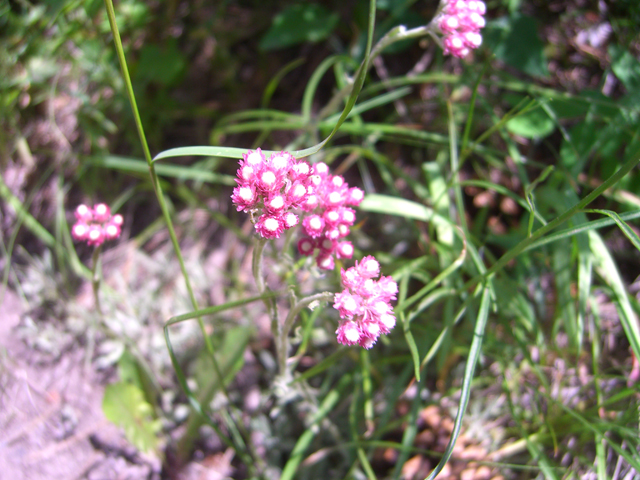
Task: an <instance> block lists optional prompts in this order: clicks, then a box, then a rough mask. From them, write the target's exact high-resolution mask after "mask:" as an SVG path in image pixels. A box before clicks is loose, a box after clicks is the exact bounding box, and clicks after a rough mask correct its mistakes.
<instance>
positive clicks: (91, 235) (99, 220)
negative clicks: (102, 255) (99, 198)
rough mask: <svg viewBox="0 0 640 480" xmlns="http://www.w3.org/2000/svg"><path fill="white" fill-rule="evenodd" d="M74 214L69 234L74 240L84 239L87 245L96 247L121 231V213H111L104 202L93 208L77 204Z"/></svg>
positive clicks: (113, 238) (113, 237)
mask: <svg viewBox="0 0 640 480" xmlns="http://www.w3.org/2000/svg"><path fill="white" fill-rule="evenodd" d="M74 215H75V217H76V223H74V224H73V226H72V227H71V236H72V237H73V238H74V239H75V240H80V241H86V242H87V244H88V245H92V246H96V247H97V246H98V245H102V243H104V241H105V240H115V239H116V238H118V237H119V236H120V233H121V231H122V224H123V222H124V219H123V218H122V215H120V214H116V215H111V209H110V208H109V206H108V205H106V204H104V203H98V204H96V205H94V206H93V208H89V207H88V206H87V205H84V204H83V205H78V207H77V208H76V210H75V212H74Z"/></svg>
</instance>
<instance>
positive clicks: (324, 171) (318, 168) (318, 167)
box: [313, 162, 329, 177]
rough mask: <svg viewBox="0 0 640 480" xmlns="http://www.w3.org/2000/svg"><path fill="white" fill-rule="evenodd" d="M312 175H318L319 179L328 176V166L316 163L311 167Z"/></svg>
mask: <svg viewBox="0 0 640 480" xmlns="http://www.w3.org/2000/svg"><path fill="white" fill-rule="evenodd" d="M313 173H314V174H315V175H320V176H321V177H323V176H326V175H328V174H329V166H328V165H327V164H326V163H324V162H319V163H316V164H315V165H314V166H313Z"/></svg>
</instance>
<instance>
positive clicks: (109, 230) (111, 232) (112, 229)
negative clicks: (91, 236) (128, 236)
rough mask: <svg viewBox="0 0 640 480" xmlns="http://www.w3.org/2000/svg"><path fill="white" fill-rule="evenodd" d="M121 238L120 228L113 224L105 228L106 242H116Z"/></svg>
mask: <svg viewBox="0 0 640 480" xmlns="http://www.w3.org/2000/svg"><path fill="white" fill-rule="evenodd" d="M119 236H120V227H119V226H118V225H115V224H113V223H110V224H108V225H107V226H106V227H104V237H105V240H115V239H116V238H118V237H119Z"/></svg>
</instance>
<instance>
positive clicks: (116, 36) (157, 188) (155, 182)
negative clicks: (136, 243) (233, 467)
mask: <svg viewBox="0 0 640 480" xmlns="http://www.w3.org/2000/svg"><path fill="white" fill-rule="evenodd" d="M104 3H105V7H106V9H107V16H108V18H109V25H110V26H111V32H112V34H113V41H114V43H115V47H116V53H117V55H118V61H119V63H120V68H121V70H122V77H123V79H124V83H125V88H126V92H127V96H128V98H129V103H130V104H131V109H132V111H133V118H134V121H135V124H136V129H137V131H138V136H139V137H140V143H141V145H142V150H143V152H144V157H145V160H146V161H147V165H148V166H149V174H150V176H151V184H152V186H153V189H154V192H155V194H156V197H157V199H158V203H159V204H160V208H161V210H162V216H163V217H164V220H165V222H166V224H167V229H168V231H169V237H170V238H171V243H172V245H173V249H174V251H175V253H176V256H177V258H178V262H179V264H180V270H181V272H182V276H183V278H184V281H185V284H186V287H187V291H188V292H189V297H190V300H191V304H192V305H193V308H194V310H199V306H198V302H197V300H196V296H195V294H194V292H193V288H192V286H191V281H190V279H189V274H188V272H187V268H186V266H185V263H184V258H183V256H182V251H181V250H180V245H179V243H178V238H177V236H176V232H175V230H174V228H173V223H172V222H171V215H170V214H169V209H168V207H167V204H166V202H165V199H164V194H163V192H162V187H161V185H160V181H159V179H158V175H157V173H156V170H155V165H154V163H153V159H152V157H151V152H150V151H149V145H148V144H147V139H146V136H145V133H144V128H143V125H142V120H141V118H140V112H139V111H138V106H137V103H136V98H135V94H134V91H133V85H132V83H131V78H130V76H129V69H128V68H127V61H126V58H125V56H124V49H123V47H122V40H121V38H120V32H119V30H118V25H117V23H116V17H115V11H114V8H113V1H112V0H104ZM197 321H198V326H199V327H200V331H201V332H202V335H203V337H204V342H205V346H206V349H207V353H208V355H209V357H210V358H211V361H212V363H213V367H214V370H215V374H216V376H217V377H218V380H219V382H220V388H221V390H222V392H223V393H224V395H225V396H226V397H227V398H229V394H228V392H227V389H226V387H225V385H224V381H223V379H224V377H223V376H222V372H221V371H220V366H219V365H218V361H217V360H216V357H215V354H214V349H213V344H212V343H211V338H210V337H209V335H208V334H207V331H206V329H205V326H204V322H203V320H202V318H201V317H198V319H197ZM236 447H238V446H237V445H236ZM240 450H241V451H242V450H243V449H240ZM252 465H253V464H251V465H248V466H250V467H251V466H252Z"/></svg>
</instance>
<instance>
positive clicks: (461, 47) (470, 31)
mask: <svg viewBox="0 0 640 480" xmlns="http://www.w3.org/2000/svg"><path fill="white" fill-rule="evenodd" d="M445 1H446V3H445V6H444V9H443V15H442V17H440V19H439V20H438V26H439V27H440V31H441V32H442V34H443V36H444V38H443V41H442V44H443V45H444V53H445V54H447V55H453V56H456V57H460V58H462V57H464V56H466V55H467V54H468V53H469V52H470V51H471V50H472V49H475V48H478V47H479V46H480V45H481V44H482V35H480V30H481V29H482V28H484V26H485V25H486V21H485V19H484V14H485V13H486V10H487V9H486V6H485V4H484V2H482V1H480V0H445Z"/></svg>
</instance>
